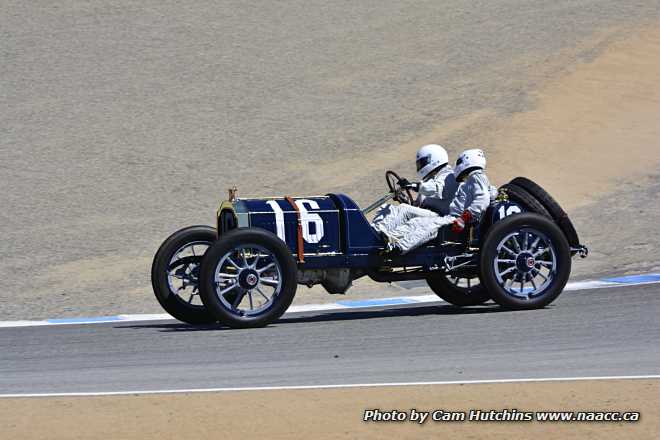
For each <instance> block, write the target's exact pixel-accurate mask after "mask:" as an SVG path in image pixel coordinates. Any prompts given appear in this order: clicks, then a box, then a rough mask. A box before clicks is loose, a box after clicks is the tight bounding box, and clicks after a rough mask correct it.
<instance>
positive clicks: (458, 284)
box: [426, 273, 490, 307]
mask: <svg viewBox="0 0 660 440" xmlns="http://www.w3.org/2000/svg"><path fill="white" fill-rule="evenodd" d="M426 281H427V283H428V285H429V287H430V288H431V290H433V293H435V294H436V295H438V296H439V297H440V298H442V299H443V300H445V301H446V302H448V303H449V304H452V305H455V306H458V307H465V306H476V305H479V304H483V303H485V302H486V301H488V300H489V299H490V295H489V294H488V291H487V290H486V289H485V288H484V286H483V285H482V284H481V283H480V281H479V277H471V278H465V277H458V276H452V275H449V274H445V273H438V274H434V275H432V276H430V277H429V278H428V279H427V280H426Z"/></svg>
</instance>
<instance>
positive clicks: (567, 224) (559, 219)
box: [511, 177, 580, 246]
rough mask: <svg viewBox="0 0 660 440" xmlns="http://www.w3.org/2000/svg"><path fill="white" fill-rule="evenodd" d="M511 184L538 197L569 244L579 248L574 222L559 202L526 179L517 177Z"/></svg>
mask: <svg viewBox="0 0 660 440" xmlns="http://www.w3.org/2000/svg"><path fill="white" fill-rule="evenodd" d="M511 184H513V185H517V186H519V187H521V188H524V189H525V190H527V192H529V193H530V194H531V195H533V196H534V197H536V199H537V200H538V201H539V202H540V203H541V204H542V205H543V206H544V207H545V209H546V210H547V211H548V212H549V213H550V216H551V217H552V219H553V220H554V221H555V222H556V223H557V225H559V228H560V229H561V230H562V231H563V232H564V235H566V239H567V240H568V244H570V245H571V246H578V245H579V244H580V239H579V237H578V233H577V231H576V230H575V226H573V222H571V219H570V218H568V214H566V211H564V210H563V209H562V207H561V206H559V203H557V201H556V200H555V199H554V198H553V197H552V196H551V195H550V194H548V192H547V191H546V190H544V189H543V188H541V186H540V185H538V184H537V183H535V182H533V181H531V180H530V179H528V178H526V177H516V178H515V179H513V180H512V181H511Z"/></svg>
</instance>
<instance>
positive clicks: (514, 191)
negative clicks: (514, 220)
mask: <svg viewBox="0 0 660 440" xmlns="http://www.w3.org/2000/svg"><path fill="white" fill-rule="evenodd" d="M500 189H502V190H504V192H506V194H507V195H508V196H509V200H511V201H512V202H515V203H517V204H518V205H520V206H521V207H522V208H523V209H524V210H525V211H527V212H534V213H536V214H539V215H542V216H543V217H547V218H549V219H552V216H551V215H550V213H549V212H548V210H547V209H545V206H543V205H542V204H541V202H539V201H538V200H537V198H536V197H534V196H533V195H532V194H530V193H529V192H528V191H527V190H526V189H525V188H522V187H520V186H518V185H516V184H514V183H507V184H505V185H502V187H501V188H500Z"/></svg>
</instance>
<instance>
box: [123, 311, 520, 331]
mask: <svg viewBox="0 0 660 440" xmlns="http://www.w3.org/2000/svg"><path fill="white" fill-rule="evenodd" d="M509 311H510V310H507V309H504V308H502V307H500V306H498V305H494V304H488V305H484V306H475V307H462V308H459V307H453V306H450V305H440V306H401V307H388V308H387V309H369V310H346V311H341V312H316V313H315V312H300V313H295V314H293V315H294V316H285V317H283V318H280V319H278V320H277V321H275V322H274V323H273V324H270V325H269V326H267V328H274V327H279V326H282V325H286V324H298V323H312V322H329V321H352V320H364V319H381V318H393V317H411V316H430V315H436V316H437V315H482V314H489V313H506V312H509ZM297 315H300V316H297ZM115 328H128V329H149V328H151V329H160V331H163V332H199V331H220V330H225V331H226V330H235V331H239V330H240V329H231V328H229V327H226V326H223V325H220V324H210V325H191V324H185V323H182V322H177V323H171V322H167V323H151V324H133V325H119V326H115Z"/></svg>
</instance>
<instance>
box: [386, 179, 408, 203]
mask: <svg viewBox="0 0 660 440" xmlns="http://www.w3.org/2000/svg"><path fill="white" fill-rule="evenodd" d="M401 180H402V179H401V177H399V175H398V174H397V173H395V172H394V171H387V172H386V173H385V181H386V182H387V186H388V187H389V189H390V192H391V193H393V194H394V197H393V198H394V200H396V201H397V202H399V203H405V204H407V205H412V204H413V200H415V199H414V198H413V195H412V193H411V192H410V188H403V187H402V186H401V185H399V182H401Z"/></svg>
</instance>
